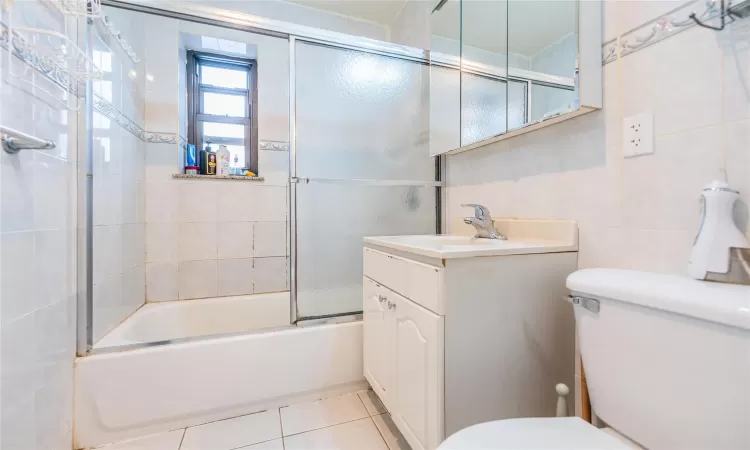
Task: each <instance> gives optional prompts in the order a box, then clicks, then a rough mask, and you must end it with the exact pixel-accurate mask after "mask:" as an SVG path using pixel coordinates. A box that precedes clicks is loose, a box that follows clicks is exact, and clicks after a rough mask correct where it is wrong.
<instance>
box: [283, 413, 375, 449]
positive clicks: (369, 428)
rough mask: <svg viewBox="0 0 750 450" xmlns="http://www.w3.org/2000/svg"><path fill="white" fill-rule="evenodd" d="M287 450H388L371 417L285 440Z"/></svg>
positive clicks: (288, 437)
mask: <svg viewBox="0 0 750 450" xmlns="http://www.w3.org/2000/svg"><path fill="white" fill-rule="evenodd" d="M284 448H286V450H315V449H320V450H354V449H356V450H388V447H387V446H386V445H385V442H384V441H383V438H382V437H380V433H378V429H377V428H375V424H374V423H373V422H372V419H370V418H369V417H368V418H366V419H361V420H355V421H354V422H347V423H342V424H340V425H336V426H333V427H328V428H322V429H320V430H314V431H308V432H307V433H301V434H295V435H294V436H287V437H285V438H284Z"/></svg>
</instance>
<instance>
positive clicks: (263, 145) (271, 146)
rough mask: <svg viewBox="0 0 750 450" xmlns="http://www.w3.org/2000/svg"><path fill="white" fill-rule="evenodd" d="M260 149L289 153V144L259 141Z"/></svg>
mask: <svg viewBox="0 0 750 450" xmlns="http://www.w3.org/2000/svg"><path fill="white" fill-rule="evenodd" d="M258 148H259V149H260V150H275V151H279V152H288V151H289V142H285V141H259V142H258Z"/></svg>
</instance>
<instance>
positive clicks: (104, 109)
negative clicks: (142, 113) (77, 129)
mask: <svg viewBox="0 0 750 450" xmlns="http://www.w3.org/2000/svg"><path fill="white" fill-rule="evenodd" d="M94 109H95V110H97V111H99V112H100V113H101V114H102V115H104V116H105V117H107V118H109V119H111V120H114V121H115V122H116V123H117V124H118V125H120V126H121V127H123V128H124V129H125V130H127V131H128V132H129V133H131V134H133V135H134V136H135V137H137V138H138V139H140V140H142V141H144V140H146V134H147V133H146V132H145V131H144V130H143V128H141V127H140V126H139V125H138V124H137V123H135V122H134V121H133V120H132V119H130V118H129V117H128V116H126V115H125V114H123V113H122V111H120V110H119V109H117V108H115V106H114V105H113V104H112V103H110V102H108V101H107V100H105V99H104V98H103V97H102V96H100V95H99V94H94Z"/></svg>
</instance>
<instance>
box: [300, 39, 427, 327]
mask: <svg viewBox="0 0 750 450" xmlns="http://www.w3.org/2000/svg"><path fill="white" fill-rule="evenodd" d="M294 53H295V55H294V57H293V62H294V66H295V67H294V73H295V81H294V85H293V90H294V106H295V111H294V121H293V123H294V127H293V132H294V133H295V134H294V136H295V145H294V152H293V155H292V158H293V164H292V174H291V175H292V183H291V189H292V200H293V201H292V205H293V207H296V211H295V212H293V213H292V214H293V218H296V220H295V223H294V228H295V229H296V230H294V231H295V232H296V246H295V243H294V240H295V239H294V236H293V238H292V240H293V243H292V252H293V254H294V256H293V260H294V261H293V267H292V269H293V270H295V273H296V276H295V277H294V278H296V295H297V316H298V319H305V318H316V317H327V316H335V315H342V314H347V313H354V312H360V311H362V238H363V237H365V236H383V235H405V234H434V233H435V232H436V229H437V203H436V199H437V189H436V186H438V183H437V182H436V173H437V172H436V165H435V160H434V159H432V158H430V156H429V140H428V138H429V104H428V96H429V67H428V66H426V65H424V64H423V63H420V62H416V61H411V60H407V59H401V58H396V57H392V56H383V55H379V54H374V53H368V52H364V51H360V50H352V49H348V48H342V47H334V46H328V45H322V44H317V43H312V42H305V41H297V42H296V43H295V47H294ZM295 160H296V161H295ZM295 162H296V164H295ZM295 168H296V170H295ZM292 234H293V235H294V234H295V233H292ZM295 248H296V251H295ZM295 266H296V267H295Z"/></svg>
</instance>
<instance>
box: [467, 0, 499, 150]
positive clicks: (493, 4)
mask: <svg viewBox="0 0 750 450" xmlns="http://www.w3.org/2000/svg"><path fill="white" fill-rule="evenodd" d="M507 20H508V2H507V1H505V0H493V1H468V0H464V1H461V146H465V145H471V144H474V143H476V142H480V141H483V140H485V139H488V138H491V137H493V136H497V135H499V134H503V133H505V132H506V131H507V130H508V114H507V105H508V83H507V77H506V73H507V67H508V32H507V31H508V30H507Z"/></svg>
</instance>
